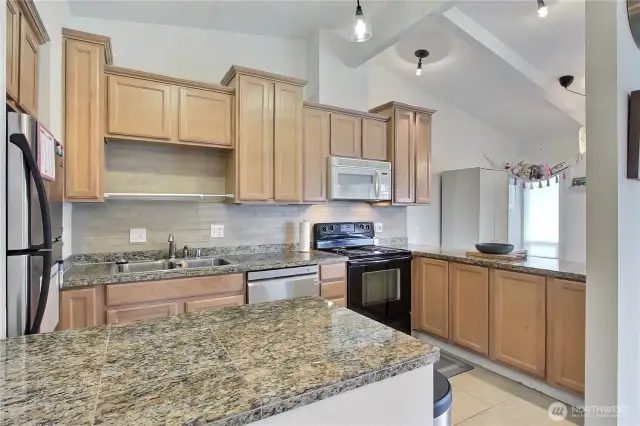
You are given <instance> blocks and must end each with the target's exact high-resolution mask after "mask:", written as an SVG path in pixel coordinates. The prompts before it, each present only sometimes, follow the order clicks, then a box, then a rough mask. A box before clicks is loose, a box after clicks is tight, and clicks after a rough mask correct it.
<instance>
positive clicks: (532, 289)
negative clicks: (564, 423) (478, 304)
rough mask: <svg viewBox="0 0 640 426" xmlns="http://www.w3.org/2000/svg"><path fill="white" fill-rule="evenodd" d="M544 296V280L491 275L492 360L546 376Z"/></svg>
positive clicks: (514, 274) (508, 273)
mask: <svg viewBox="0 0 640 426" xmlns="http://www.w3.org/2000/svg"><path fill="white" fill-rule="evenodd" d="M545 293H546V290H545V279H544V277H539V276H536V275H529V274H521V273H516V272H506V271H499V270H495V269H493V270H492V271H491V346H490V348H489V356H490V358H491V359H493V360H495V361H500V362H503V363H505V364H508V365H511V366H513V367H516V368H518V369H520V370H522V371H524V372H526V373H530V374H533V375H536V376H540V377H544V376H545V368H546V365H545V358H546V352H545V351H546V347H545V326H546V320H545Z"/></svg>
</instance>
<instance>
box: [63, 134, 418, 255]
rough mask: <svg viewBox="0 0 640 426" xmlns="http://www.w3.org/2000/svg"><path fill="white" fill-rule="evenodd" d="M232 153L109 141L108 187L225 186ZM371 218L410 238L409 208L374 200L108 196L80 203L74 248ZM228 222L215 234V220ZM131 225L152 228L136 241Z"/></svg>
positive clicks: (267, 233) (277, 239) (387, 233)
mask: <svg viewBox="0 0 640 426" xmlns="http://www.w3.org/2000/svg"><path fill="white" fill-rule="evenodd" d="M225 164H226V157H225V152H224V151H220V150H216V149H210V148H198V147H189V146H180V145H173V144H163V143H148V142H123V141H113V142H109V143H108V144H107V147H106V192H116V193H117V192H134V193H137V192H140V193H156V194H157V193H183V194H184V193H192V194H193V193H195V194H200V193H204V194H216V193H224V188H225ZM305 218H306V219H307V220H309V221H310V222H312V223H314V222H331V221H334V222H335V221H353V220H363V221H372V222H382V223H384V232H382V233H380V235H379V236H380V237H381V238H390V237H406V235H407V214H406V207H371V206H369V205H368V204H367V203H329V204H326V205H314V206H302V205H270V206H258V205H236V204H225V203H221V202H193V201H143V200H135V201H132V200H126V201H125V200H107V201H105V202H104V203H96V204H89V203H87V204H80V203H78V204H74V205H73V210H72V240H73V241H72V251H73V254H83V253H103V252H115V251H135V250H156V249H163V248H166V247H167V246H168V243H167V236H168V234H169V233H173V234H174V235H175V239H176V243H177V245H178V248H181V247H182V246H183V245H185V244H187V245H189V246H190V247H211V246H237V245H254V244H278V243H295V242H298V222H300V221H301V220H303V219H305ZM212 224H214V225H224V228H225V229H224V237H223V238H211V225H212ZM130 228H147V242H146V243H144V244H131V243H129V229H130Z"/></svg>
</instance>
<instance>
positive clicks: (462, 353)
mask: <svg viewBox="0 0 640 426" xmlns="http://www.w3.org/2000/svg"><path fill="white" fill-rule="evenodd" d="M411 335H412V336H413V337H415V338H417V339H420V340H422V341H423V342H426V343H428V344H430V345H432V346H436V347H438V348H440V349H442V350H443V351H445V352H449V353H450V354H452V355H454V356H457V357H458V358H462V359H463V360H465V361H468V362H470V363H472V364H475V365H479V366H480V367H482V368H486V369H487V370H490V371H493V372H494V373H496V374H500V375H501V376H504V377H506V378H508V379H510V380H513V381H514V382H518V383H520V384H522V385H524V386H526V387H528V388H532V389H535V390H537V391H538V392H542V393H543V394H545V395H549V396H550V397H551V398H554V399H557V400H558V401H562V402H564V403H565V404H569V405H572V406H574V407H575V406H578V405H584V400H583V399H582V398H580V397H579V396H576V395H574V394H572V393H569V392H567V391H564V390H562V389H558V388H556V387H553V386H551V385H550V384H549V383H547V382H545V381H542V380H539V379H536V378H534V377H531V376H528V375H526V374H524V373H521V372H519V371H516V370H513V369H511V368H509V367H505V366H504V365H502V364H498V363H496V362H493V361H491V360H489V359H487V358H484V357H482V356H480V355H476V354H474V353H472V352H469V351H466V350H464V349H461V348H459V347H458V346H455V345H452V344H450V343H447V342H444V341H442V340H440V339H437V338H435V337H432V336H430V335H428V334H425V333H421V332H419V331H416V330H413V331H412V332H411Z"/></svg>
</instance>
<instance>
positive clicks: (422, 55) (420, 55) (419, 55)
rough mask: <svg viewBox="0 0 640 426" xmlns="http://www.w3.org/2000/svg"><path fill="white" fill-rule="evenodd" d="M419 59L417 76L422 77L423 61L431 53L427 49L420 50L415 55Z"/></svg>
mask: <svg viewBox="0 0 640 426" xmlns="http://www.w3.org/2000/svg"><path fill="white" fill-rule="evenodd" d="M414 54H415V55H416V58H418V68H416V75H422V60H423V59H424V58H426V57H427V56H429V52H428V51H427V50H426V49H418V50H416V52H415V53H414Z"/></svg>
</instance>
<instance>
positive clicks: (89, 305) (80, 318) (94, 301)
mask: <svg viewBox="0 0 640 426" xmlns="http://www.w3.org/2000/svg"><path fill="white" fill-rule="evenodd" d="M102 324H104V288H103V287H102V286H95V287H91V288H83V289H79V290H65V291H61V292H60V323H59V327H60V329H61V330H76V329H79V328H85V327H93V326H96V325H102Z"/></svg>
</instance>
